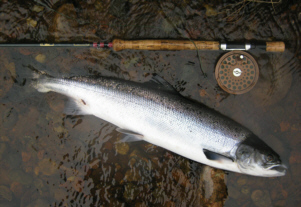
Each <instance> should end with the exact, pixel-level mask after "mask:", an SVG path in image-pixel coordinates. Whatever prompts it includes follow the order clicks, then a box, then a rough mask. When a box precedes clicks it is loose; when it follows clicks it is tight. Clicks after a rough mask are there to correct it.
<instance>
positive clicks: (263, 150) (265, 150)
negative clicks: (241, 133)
mask: <svg viewBox="0 0 301 207" xmlns="http://www.w3.org/2000/svg"><path fill="white" fill-rule="evenodd" d="M236 162H237V165H238V168H239V169H240V171H241V172H242V173H245V174H249V175H254V176H261V177H278V176H284V175H285V173H286V170H287V167H286V166H285V165H284V164H283V163H282V161H281V159H280V156H279V155H278V154H277V153H276V152H275V151H274V150H273V149H272V148H270V147H269V146H268V145H267V144H266V143H264V142H263V141H262V140H260V139H259V138H257V137H256V136H252V137H249V138H247V139H246V140H245V141H243V142H242V143H241V144H240V145H239V146H238V148H237V150H236Z"/></svg>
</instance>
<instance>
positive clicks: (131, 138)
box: [116, 128, 143, 142]
mask: <svg viewBox="0 0 301 207" xmlns="http://www.w3.org/2000/svg"><path fill="white" fill-rule="evenodd" d="M116 131H118V132H120V133H123V134H126V136H124V137H123V138H122V139H121V140H120V142H138V141H142V140H143V135H142V134H138V133H136V132H133V131H130V130H126V129H121V128H117V129H116Z"/></svg>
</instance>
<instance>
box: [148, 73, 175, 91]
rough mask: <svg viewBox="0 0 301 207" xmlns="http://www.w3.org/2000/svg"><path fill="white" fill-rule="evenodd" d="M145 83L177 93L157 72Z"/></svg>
mask: <svg viewBox="0 0 301 207" xmlns="http://www.w3.org/2000/svg"><path fill="white" fill-rule="evenodd" d="M145 84H149V85H150V86H152V87H156V88H158V89H161V90H165V91H168V92H172V93H178V92H177V91H176V89H174V87H173V86H172V85H171V84H169V83H168V82H167V81H166V80H164V79H163V78H162V77H160V76H159V75H157V74H153V76H152V78H151V79H150V80H149V81H148V82H146V83H145Z"/></svg>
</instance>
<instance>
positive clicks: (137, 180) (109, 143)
mask: <svg viewBox="0 0 301 207" xmlns="http://www.w3.org/2000/svg"><path fill="white" fill-rule="evenodd" d="M70 2H72V3H70ZM279 2H280V3H279ZM279 2H278V1H277V2H276V1H273V2H270V1H269V3H267V2H264V1H261V2H257V1H237V2H236V3H229V2H228V1H193V0H192V1H190V0H189V1H183V2H179V1H170V2H162V1H123V0H120V1H100V0H93V1H68V2H67V1H57V0H55V1H34V3H26V2H23V3H20V1H16V0H12V1H2V2H1V3H0V5H1V6H0V11H1V19H2V21H0V31H1V33H0V41H1V43H30V42H31V43H40V42H45V43H52V42H57V43H62V42H64V43H83V42H84V43H86V42H88V43H91V42H96V41H97V42H110V41H112V40H113V39H114V38H121V39H185V40H189V39H190V40H220V41H242V42H243V41H245V40H258V41H276V40H279V41H280V40H283V41H285V42H286V45H287V49H286V51H285V52H284V53H267V52H265V51H262V50H259V49H256V50H251V51H249V52H250V54H252V55H253V56H254V57H255V59H256V60H257V61H258V64H259V67H260V77H259V81H258V83H257V85H256V86H255V87H254V89H252V90H251V91H250V92H249V93H247V94H244V95H240V96H236V95H229V94H227V93H226V92H224V91H222V90H221V89H220V88H219V87H218V85H217V82H216V80H215V79H214V75H213V74H214V67H215V64H216V62H217V60H218V57H219V56H221V55H222V54H224V52H222V51H199V52H198V53H197V52H196V51H138V50H134V51H130V50H126V51H121V52H114V51H112V50H110V49H95V48H92V49H85V48H74V47H70V48H52V47H44V48H0V59H1V61H0V78H1V81H0V100H1V104H0V206H10V207H11V206H70V205H74V206H100V205H102V206H231V207H233V206H244V207H249V206H258V207H261V206H279V207H280V206H298V205H299V203H300V198H301V195H300V190H299V189H300V183H301V179H300V172H301V170H300V169H301V163H300V160H301V159H300V157H301V154H300V147H301V146H300V135H301V134H300V133H301V130H300V126H301V124H300V112H301V100H300V88H301V87H300V60H301V59H300V57H301V55H300V43H299V39H300V32H299V29H298V28H299V26H298V22H299V21H300V11H301V9H300V4H298V2H297V1H279ZM30 68H34V69H37V70H41V71H45V72H47V73H49V74H50V75H53V76H57V77H70V76H75V75H104V76H114V77H119V78H123V79H130V80H134V81H142V82H144V81H147V80H148V79H149V78H150V76H151V74H153V73H157V74H159V75H160V76H162V77H163V78H164V79H166V80H167V81H168V82H169V83H171V84H172V85H173V86H174V87H175V89H176V90H177V91H179V92H181V94H183V95H184V96H187V97H188V98H191V99H195V100H197V101H199V102H202V103H204V104H206V105H208V106H209V107H211V108H214V109H215V110H217V111H219V112H221V113H223V114H225V115H227V116H229V117H230V118H233V119H235V120H236V121H238V122H239V123H241V124H243V125H245V126H247V127H248V128H250V129H251V130H252V131H253V132H254V133H256V134H257V135H258V136H260V137H261V138H262V139H263V140H264V141H265V142H267V143H268V144H269V145H271V146H273V148H274V149H276V151H277V152H278V153H279V154H280V155H281V157H282V158H283V160H284V161H285V162H286V163H288V165H289V173H287V175H286V176H285V177H280V178H258V177H252V176H246V175H241V174H236V173H225V172H224V171H222V170H217V169H213V168H210V167H208V166H204V165H202V164H199V163H196V162H193V161H190V160H187V159H186V158H183V157H181V156H178V155H176V154H173V153H171V152H168V151H167V150H165V149H162V148H160V147H157V146H154V145H152V144H149V143H145V142H135V143H134V142H133V143H122V142H119V141H120V134H119V133H117V132H116V131H115V127H114V126H112V125H110V124H108V123H107V122H105V121H102V120H99V119H97V118H95V117H92V116H70V115H65V114H64V113H63V110H64V107H65V103H66V99H65V97H62V96H60V95H57V94H54V93H47V94H40V93H37V92H36V91H35V90H32V89H31V88H30V87H29V86H30V80H31V78H32V73H31V70H30ZM202 71H203V72H204V73H206V76H205V75H204V73H203V72H202Z"/></svg>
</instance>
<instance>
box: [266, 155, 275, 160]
mask: <svg viewBox="0 0 301 207" xmlns="http://www.w3.org/2000/svg"><path fill="white" fill-rule="evenodd" d="M273 160H274V158H273V155H271V154H269V155H267V157H266V161H267V162H272V161H273Z"/></svg>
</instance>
